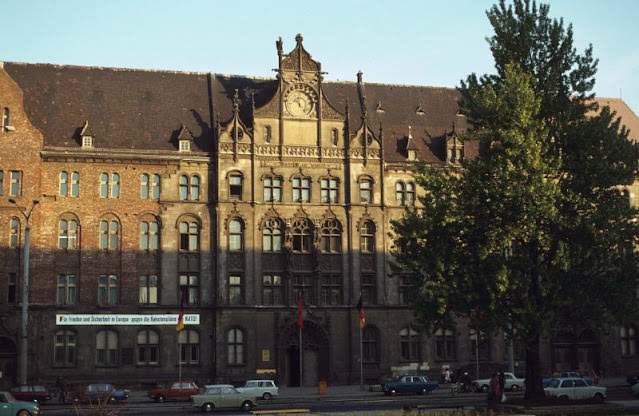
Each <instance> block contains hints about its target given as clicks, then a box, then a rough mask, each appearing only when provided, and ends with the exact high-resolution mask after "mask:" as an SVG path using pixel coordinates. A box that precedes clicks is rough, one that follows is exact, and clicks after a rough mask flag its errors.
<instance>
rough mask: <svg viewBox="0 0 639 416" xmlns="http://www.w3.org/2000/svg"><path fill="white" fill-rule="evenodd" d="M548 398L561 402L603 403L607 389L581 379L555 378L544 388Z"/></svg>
mask: <svg viewBox="0 0 639 416" xmlns="http://www.w3.org/2000/svg"><path fill="white" fill-rule="evenodd" d="M544 392H545V393H546V396H548V397H556V398H558V399H560V400H590V399H594V400H595V401H597V402H603V401H604V400H605V399H606V388H605V387H598V386H592V385H590V384H588V382H587V381H586V380H585V379H583V378H580V377H564V378H561V377H560V378H553V379H552V380H550V383H549V384H548V387H545V388H544Z"/></svg>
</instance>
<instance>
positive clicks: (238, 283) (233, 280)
mask: <svg viewBox="0 0 639 416" xmlns="http://www.w3.org/2000/svg"><path fill="white" fill-rule="evenodd" d="M228 283H229V305H242V304H243V303H244V293H243V292H244V291H243V290H242V276H240V275H235V274H232V275H230V276H229V282H228Z"/></svg>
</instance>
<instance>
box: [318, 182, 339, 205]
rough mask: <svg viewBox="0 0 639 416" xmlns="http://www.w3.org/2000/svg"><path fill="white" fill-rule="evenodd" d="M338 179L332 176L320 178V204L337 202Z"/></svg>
mask: <svg viewBox="0 0 639 416" xmlns="http://www.w3.org/2000/svg"><path fill="white" fill-rule="evenodd" d="M339 187H340V180H339V178H336V177H334V176H326V177H323V178H320V202H321V203H322V204H339Z"/></svg>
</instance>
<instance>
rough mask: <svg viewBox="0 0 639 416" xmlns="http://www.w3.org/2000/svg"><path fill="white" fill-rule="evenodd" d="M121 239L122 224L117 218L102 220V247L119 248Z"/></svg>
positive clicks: (108, 248)
mask: <svg viewBox="0 0 639 416" xmlns="http://www.w3.org/2000/svg"><path fill="white" fill-rule="evenodd" d="M119 241H120V224H118V222H117V221H115V220H102V221H100V242H99V243H100V249H101V250H117V249H118V248H119Z"/></svg>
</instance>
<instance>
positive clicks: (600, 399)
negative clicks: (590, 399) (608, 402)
mask: <svg viewBox="0 0 639 416" xmlns="http://www.w3.org/2000/svg"><path fill="white" fill-rule="evenodd" d="M595 401H596V402H597V403H603V402H604V396H603V394H601V393H596V394H595Z"/></svg>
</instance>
